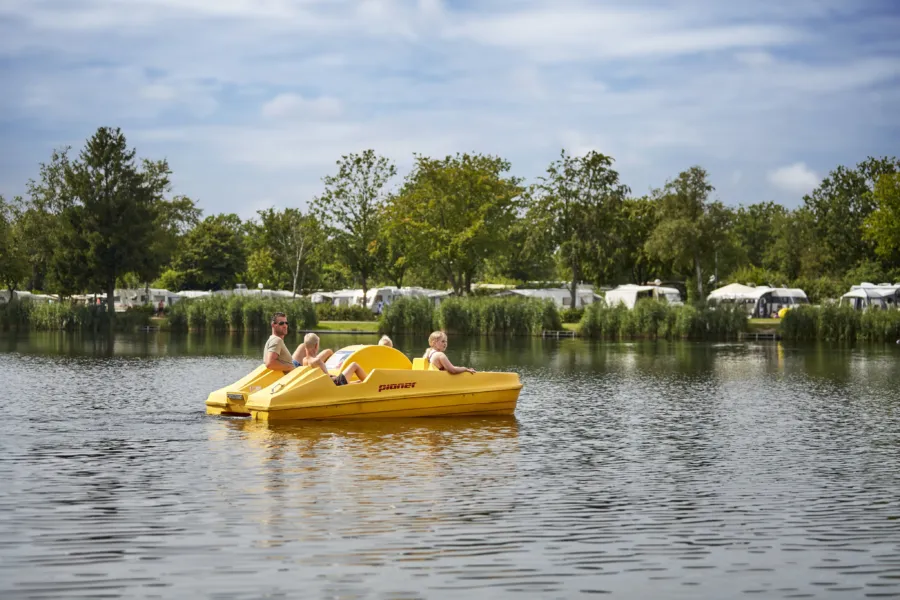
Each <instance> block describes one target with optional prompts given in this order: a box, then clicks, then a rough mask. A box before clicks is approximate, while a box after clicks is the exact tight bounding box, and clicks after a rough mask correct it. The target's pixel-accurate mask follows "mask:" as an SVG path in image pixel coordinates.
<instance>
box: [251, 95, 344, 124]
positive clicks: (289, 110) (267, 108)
mask: <svg viewBox="0 0 900 600" xmlns="http://www.w3.org/2000/svg"><path fill="white" fill-rule="evenodd" d="M261 113H262V116H264V117H266V118H269V119H305V118H316V117H336V116H338V115H339V114H341V102H340V100H337V99H336V98H327V97H320V98H313V99H306V98H304V97H303V96H301V95H300V94H278V95H277V96H275V97H274V98H272V99H271V100H269V101H268V102H266V103H265V104H263V106H262V109H261Z"/></svg>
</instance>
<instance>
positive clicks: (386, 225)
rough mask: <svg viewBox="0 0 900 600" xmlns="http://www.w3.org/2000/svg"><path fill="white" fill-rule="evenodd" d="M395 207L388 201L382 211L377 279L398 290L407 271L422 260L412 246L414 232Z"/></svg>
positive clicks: (395, 205)
mask: <svg viewBox="0 0 900 600" xmlns="http://www.w3.org/2000/svg"><path fill="white" fill-rule="evenodd" d="M398 206H399V204H398V203H397V202H396V201H395V200H394V198H393V197H392V198H390V199H389V200H388V202H387V203H386V204H385V206H384V207H383V208H382V211H381V214H380V215H379V223H380V230H381V232H380V234H379V236H378V244H377V246H378V253H379V261H378V263H379V265H380V266H381V272H380V274H381V276H382V277H384V279H385V280H386V281H389V282H391V283H392V284H393V285H395V286H397V287H398V288H399V287H403V280H404V278H405V277H406V274H407V272H409V270H410V267H411V266H413V265H414V263H415V262H416V261H419V260H421V259H422V258H423V256H422V253H421V252H419V246H418V244H416V243H415V236H416V232H415V230H414V228H413V226H412V224H411V222H410V219H409V217H408V216H407V215H405V214H402V213H400V212H399V211H397V210H396V208H397V207H398Z"/></svg>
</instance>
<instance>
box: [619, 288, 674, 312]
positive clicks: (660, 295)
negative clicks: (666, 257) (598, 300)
mask: <svg viewBox="0 0 900 600" xmlns="http://www.w3.org/2000/svg"><path fill="white" fill-rule="evenodd" d="M641 298H654V299H656V300H663V301H665V302H667V303H669V304H673V305H679V304H684V302H682V300H681V292H679V291H678V289H677V288H673V287H663V286H659V285H635V284H633V283H629V284H626V285H620V286H619V287H617V288H615V289H612V290H609V291H608V292H606V304H607V305H609V306H614V305H616V304H624V305H625V306H627V307H628V308H634V305H635V304H637V301H638V300H640V299H641Z"/></svg>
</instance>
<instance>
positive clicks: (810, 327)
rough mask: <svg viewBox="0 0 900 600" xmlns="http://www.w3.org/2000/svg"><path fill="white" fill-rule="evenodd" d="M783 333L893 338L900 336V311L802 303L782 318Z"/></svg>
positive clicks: (829, 338)
mask: <svg viewBox="0 0 900 600" xmlns="http://www.w3.org/2000/svg"><path fill="white" fill-rule="evenodd" d="M781 337H782V338H783V339H785V340H794V341H813V340H817V341H826V342H856V341H864V342H894V341H896V340H897V339H900V311H898V310H887V311H885V310H868V311H865V312H858V311H855V310H853V309H852V308H850V307H847V306H844V307H840V306H837V305H834V304H831V305H824V306H801V307H799V308H795V309H793V310H790V311H788V312H787V314H785V316H784V318H783V319H782V320H781Z"/></svg>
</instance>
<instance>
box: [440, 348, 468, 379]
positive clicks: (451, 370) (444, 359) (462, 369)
mask: <svg viewBox="0 0 900 600" xmlns="http://www.w3.org/2000/svg"><path fill="white" fill-rule="evenodd" d="M435 358H437V361H438V362H439V363H441V366H443V367H444V370H445V371H447V372H448V373H453V374H454V375H458V374H459V373H474V372H475V369H470V368H469V367H454V366H453V363H451V362H450V359H449V358H447V355H446V354H444V353H443V352H438V353H437V356H436V357H435Z"/></svg>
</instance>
